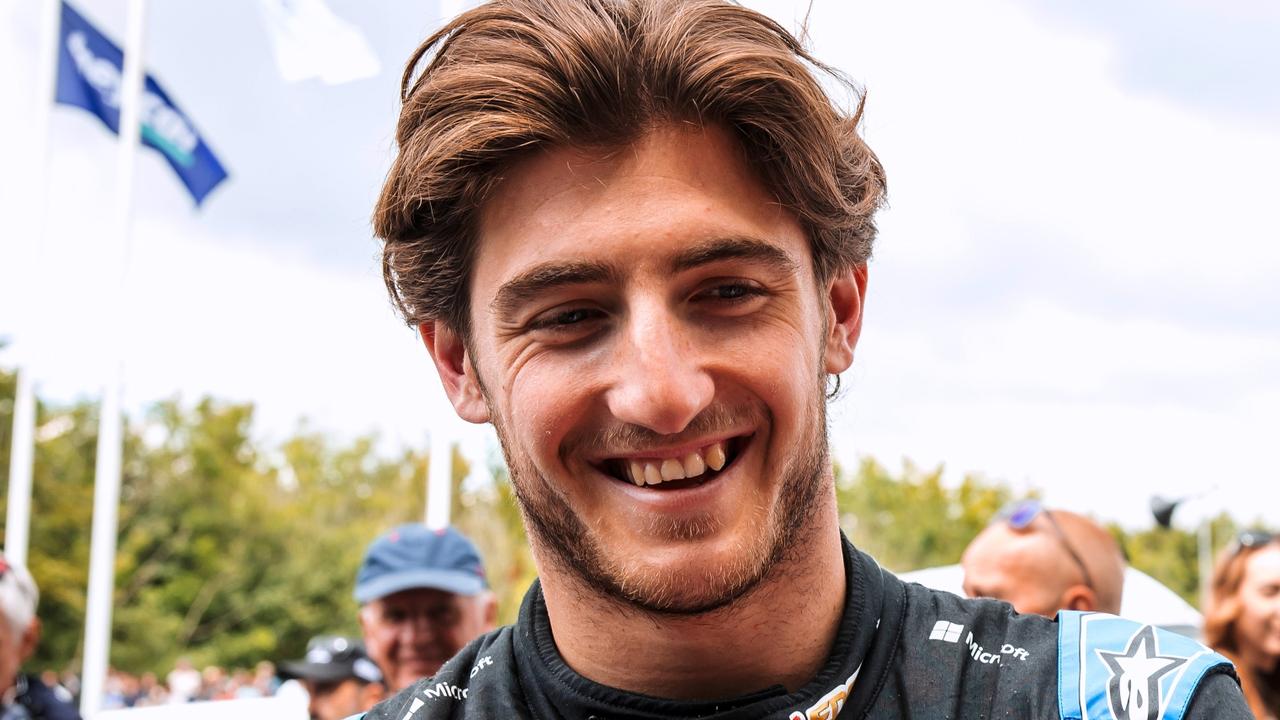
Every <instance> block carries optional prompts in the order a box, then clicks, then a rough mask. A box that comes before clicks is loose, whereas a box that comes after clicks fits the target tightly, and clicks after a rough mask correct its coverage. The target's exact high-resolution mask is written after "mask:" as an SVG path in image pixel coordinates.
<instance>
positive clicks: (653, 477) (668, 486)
mask: <svg viewBox="0 0 1280 720" xmlns="http://www.w3.org/2000/svg"><path fill="white" fill-rule="evenodd" d="M749 439H750V436H743V437H737V438H730V439H727V440H718V441H716V442H713V443H710V444H708V445H705V446H702V447H699V448H695V449H693V450H690V451H688V452H684V453H681V454H680V455H678V456H674V455H673V456H670V457H661V456H657V457H654V456H650V457H631V458H626V457H623V458H613V459H610V460H606V461H605V462H604V463H603V464H602V466H601V467H600V469H601V470H602V471H603V472H604V473H605V474H606V475H609V476H611V477H613V478H614V479H616V480H619V481H621V482H629V483H633V484H635V485H637V486H640V487H652V488H655V489H661V490H676V489H679V488H686V487H696V486H698V485H701V484H702V483H705V482H707V481H708V480H711V479H713V478H715V477H717V476H718V475H719V474H720V473H721V472H722V471H723V470H724V469H725V468H726V467H728V466H729V465H731V464H732V463H733V461H734V460H735V459H737V457H738V454H739V453H740V452H741V450H742V447H743V446H744V445H745V443H746V441H747V440H749Z"/></svg>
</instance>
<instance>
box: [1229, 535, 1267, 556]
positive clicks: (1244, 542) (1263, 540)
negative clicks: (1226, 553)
mask: <svg viewBox="0 0 1280 720" xmlns="http://www.w3.org/2000/svg"><path fill="white" fill-rule="evenodd" d="M1275 539H1276V534H1275V533H1272V532H1267V531H1266V530H1241V531H1240V533H1239V534H1238V535H1236V539H1235V541H1234V542H1232V543H1231V552H1230V554H1231V555H1238V554H1240V552H1241V551H1242V550H1252V549H1254V548H1260V547H1262V546H1263V545H1266V544H1268V543H1271V542H1272V541H1274V540H1275Z"/></svg>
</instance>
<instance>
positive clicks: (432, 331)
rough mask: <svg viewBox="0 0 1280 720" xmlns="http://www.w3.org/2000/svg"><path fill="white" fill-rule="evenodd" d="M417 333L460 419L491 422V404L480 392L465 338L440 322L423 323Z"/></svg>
mask: <svg viewBox="0 0 1280 720" xmlns="http://www.w3.org/2000/svg"><path fill="white" fill-rule="evenodd" d="M418 332H419V333H420V334H421V335H422V343H423V344H424V345H426V346H427V352H429V353H431V359H432V360H434V361H435V363H436V372H438V373H440V382H442V383H444V392H445V394H446V395H448V396H449V402H451V403H453V409H454V411H456V412H457V413H458V417H460V418H462V419H463V420H466V421H467V422H473V423H477V424H479V423H486V422H489V404H488V403H486V402H485V399H484V393H483V392H482V391H481V390H480V377H479V376H478V375H477V374H476V367H475V364H474V363H473V362H472V358H471V354H470V353H469V352H467V345H466V343H465V342H463V340H462V336H461V335H459V334H458V332H457V331H456V330H454V329H453V328H451V327H449V326H448V325H446V324H445V323H443V322H441V321H440V320H434V321H431V322H424V323H422V324H421V325H419V326H418Z"/></svg>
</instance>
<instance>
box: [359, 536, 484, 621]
mask: <svg viewBox="0 0 1280 720" xmlns="http://www.w3.org/2000/svg"><path fill="white" fill-rule="evenodd" d="M416 588H430V589H433V590H444V591H445V592H451V593H456V594H458V595H477V594H479V593H481V592H483V591H484V589H485V580H484V565H483V564H482V563H481V562H480V552H479V551H478V550H476V546H475V545H473V544H471V541H470V540H468V539H467V538H466V537H465V536H464V535H463V534H462V533H460V532H458V531H457V530H454V529H453V528H452V527H445V528H438V529H434V530H433V529H429V528H427V526H425V525H420V524H416V523H409V524H406V525H401V526H399V527H396V528H393V529H391V530H390V531H389V532H387V533H386V534H384V535H382V536H381V537H379V538H378V539H377V540H374V541H373V542H372V543H371V544H370V545H369V549H368V551H366V552H365V554H364V562H363V563H361V565H360V572H358V573H356V591H355V598H356V602H358V603H361V604H364V603H367V602H370V601H373V600H377V599H378V598H384V597H386V596H388V595H392V594H394V593H398V592H400V591H402V590H413V589H416Z"/></svg>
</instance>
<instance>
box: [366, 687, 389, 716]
mask: <svg viewBox="0 0 1280 720" xmlns="http://www.w3.org/2000/svg"><path fill="white" fill-rule="evenodd" d="M386 698H387V686H386V685H385V684H383V683H380V682H371V683H366V684H365V685H364V687H362V688H360V711H361V712H365V711H368V710H372V709H373V706H374V705H377V704H378V703H380V702H382V701H383V700H385V699H386Z"/></svg>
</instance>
